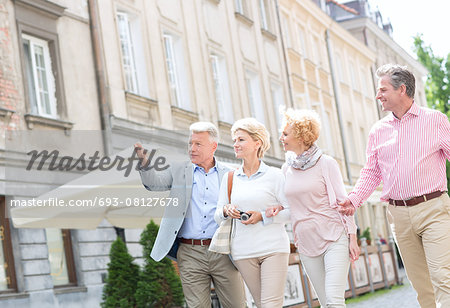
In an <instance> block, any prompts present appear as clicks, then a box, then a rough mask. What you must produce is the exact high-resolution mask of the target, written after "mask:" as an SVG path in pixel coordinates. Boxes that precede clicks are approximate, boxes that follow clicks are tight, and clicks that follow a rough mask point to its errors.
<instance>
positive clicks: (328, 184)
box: [266, 109, 360, 307]
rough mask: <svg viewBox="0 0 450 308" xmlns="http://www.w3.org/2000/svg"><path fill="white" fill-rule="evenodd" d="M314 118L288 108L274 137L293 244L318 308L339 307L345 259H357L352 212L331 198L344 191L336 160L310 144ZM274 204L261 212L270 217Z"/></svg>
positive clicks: (317, 124)
mask: <svg viewBox="0 0 450 308" xmlns="http://www.w3.org/2000/svg"><path fill="white" fill-rule="evenodd" d="M319 131H320V120H319V117H318V115H317V113H316V112H314V111H311V110H292V109H290V110H288V111H287V112H286V114H285V125H284V127H283V133H282V134H281V137H280V140H281V142H282V143H283V146H284V150H285V151H287V153H286V163H285V164H284V165H283V167H282V170H283V173H284V175H285V177H286V182H285V189H284V192H285V195H286V198H287V199H288V203H289V205H290V210H291V211H290V212H291V220H292V224H293V230H294V240H295V245H296V246H297V248H298V251H299V254H300V259H301V261H302V263H303V265H304V267H305V270H306V273H307V274H308V276H309V279H310V280H311V283H312V285H313V287H314V289H315V291H316V293H317V295H318V297H319V301H320V304H321V306H322V307H345V299H344V294H345V285H346V281H347V276H348V270H349V265H350V259H351V260H356V259H358V257H359V253H360V250H359V247H358V244H357V242H356V241H357V240H356V225H355V222H354V218H353V216H350V217H349V216H344V215H341V214H340V213H339V212H338V210H337V202H339V201H342V200H345V198H346V196H347V194H346V191H345V188H344V183H343V180H342V176H341V173H340V171H339V166H338V164H337V162H336V161H335V160H334V159H333V158H332V157H330V156H328V155H325V154H323V153H322V151H321V150H320V149H319V148H318V147H317V145H316V144H315V143H314V142H315V141H316V140H317V139H318V137H319ZM278 210H279V209H277V208H273V209H272V211H273V212H272V213H270V210H268V212H267V213H266V215H267V216H270V215H276V214H277V213H278Z"/></svg>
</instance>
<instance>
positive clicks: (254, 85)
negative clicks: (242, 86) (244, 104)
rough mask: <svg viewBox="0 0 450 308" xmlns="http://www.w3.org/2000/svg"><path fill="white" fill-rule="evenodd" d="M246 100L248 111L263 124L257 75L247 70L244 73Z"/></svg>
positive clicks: (262, 110)
mask: <svg viewBox="0 0 450 308" xmlns="http://www.w3.org/2000/svg"><path fill="white" fill-rule="evenodd" d="M246 83H247V94H248V102H249V104H250V113H251V115H252V117H254V118H256V119H257V120H258V121H260V122H261V123H263V124H265V117H264V108H263V104H262V100H261V91H260V88H259V78H258V75H256V74H255V73H252V72H250V71H247V74H246Z"/></svg>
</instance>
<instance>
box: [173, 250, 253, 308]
mask: <svg viewBox="0 0 450 308" xmlns="http://www.w3.org/2000/svg"><path fill="white" fill-rule="evenodd" d="M177 260H178V268H179V270H180V277H181V284H182V286H183V293H184V297H185V300H186V303H187V306H188V307H189V308H210V307H211V281H212V282H213V283H214V287H215V290H216V293H217V296H218V297H219V301H220V304H221V305H222V307H224V308H240V307H246V304H245V291H244V284H243V282H242V278H241V275H240V274H239V272H238V271H237V269H236V268H235V267H234V265H233V263H232V262H231V260H230V257H229V256H228V255H223V254H219V253H215V252H211V251H209V250H208V246H199V245H189V244H183V243H180V247H179V248H178V253H177Z"/></svg>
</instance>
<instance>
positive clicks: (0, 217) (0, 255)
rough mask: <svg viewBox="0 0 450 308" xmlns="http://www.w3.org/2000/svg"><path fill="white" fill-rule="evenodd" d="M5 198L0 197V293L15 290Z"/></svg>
mask: <svg viewBox="0 0 450 308" xmlns="http://www.w3.org/2000/svg"><path fill="white" fill-rule="evenodd" d="M6 211H7V208H6V204H5V197H4V196H0V241H1V243H0V264H1V266H0V293H1V292H10V291H14V290H16V289H17V285H16V276H15V269H14V257H13V254H12V245H11V234H10V230H11V229H10V225H9V219H8V218H6Z"/></svg>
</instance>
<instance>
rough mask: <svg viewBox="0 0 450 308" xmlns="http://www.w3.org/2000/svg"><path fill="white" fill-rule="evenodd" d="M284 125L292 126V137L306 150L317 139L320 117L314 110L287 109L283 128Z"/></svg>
mask: <svg viewBox="0 0 450 308" xmlns="http://www.w3.org/2000/svg"><path fill="white" fill-rule="evenodd" d="M286 125H289V126H292V129H293V130H294V136H295V137H296V138H297V139H300V140H301V141H302V142H303V143H304V144H305V146H306V147H308V148H309V147H310V146H312V144H313V143H314V142H315V141H316V140H317V139H318V138H319V134H320V117H319V115H318V114H317V112H315V111H314V110H308V109H299V110H294V109H291V108H289V109H288V110H286V112H285V113H284V121H283V127H285V126H286Z"/></svg>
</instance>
